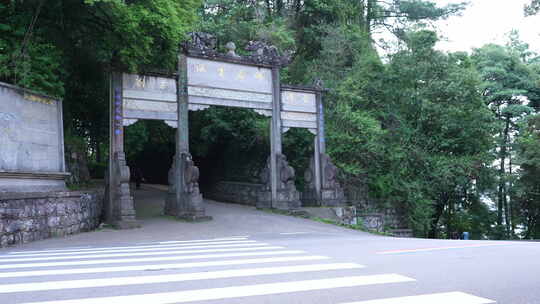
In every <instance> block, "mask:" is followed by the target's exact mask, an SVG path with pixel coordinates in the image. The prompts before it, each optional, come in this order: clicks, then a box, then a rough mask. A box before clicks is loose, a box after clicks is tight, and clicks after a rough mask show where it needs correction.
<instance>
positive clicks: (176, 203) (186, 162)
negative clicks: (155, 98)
mask: <svg viewBox="0 0 540 304" xmlns="http://www.w3.org/2000/svg"><path fill="white" fill-rule="evenodd" d="M187 68H188V67H187V57H186V55H184V54H180V55H179V56H178V79H177V99H178V112H177V114H178V115H177V118H178V128H177V130H176V155H175V156H174V162H173V167H172V168H171V170H172V172H174V174H172V172H170V173H169V183H172V184H173V185H174V187H171V188H174V189H173V190H172V191H174V199H173V200H171V198H172V195H171V193H170V191H171V190H169V196H168V199H167V202H166V210H165V211H166V213H167V214H169V215H173V216H176V217H177V218H182V219H187V220H191V221H199V220H209V219H211V217H209V216H206V214H205V208H204V201H203V198H202V195H201V193H200V191H199V183H198V181H199V168H197V167H196V166H195V164H194V163H193V160H192V158H191V154H190V153H189V121H188V111H189V109H188V102H189V100H188V78H187V77H188V75H187V73H188V71H187Z"/></svg>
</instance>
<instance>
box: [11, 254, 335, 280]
mask: <svg viewBox="0 0 540 304" xmlns="http://www.w3.org/2000/svg"><path fill="white" fill-rule="evenodd" d="M327 259H329V258H328V257H325V256H317V255H308V256H292V257H278V258H257V259H241V260H224V261H222V260H219V261H211V262H193V263H177V264H156V265H140V266H116V267H97V268H80V269H79V268H77V269H53V270H35V271H32V270H31V271H15V272H0V278H17V277H36V276H51V275H65V274H83V273H105V272H123V271H148V270H163V269H181V268H196V267H211V266H232V265H251V264H267V263H280V262H301V261H315V260H327Z"/></svg>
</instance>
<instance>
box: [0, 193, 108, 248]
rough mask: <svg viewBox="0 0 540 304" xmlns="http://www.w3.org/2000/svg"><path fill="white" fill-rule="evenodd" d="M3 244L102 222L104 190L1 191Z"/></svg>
mask: <svg viewBox="0 0 540 304" xmlns="http://www.w3.org/2000/svg"><path fill="white" fill-rule="evenodd" d="M1 195H2V196H1V197H0V247H5V246H9V245H14V244H19V243H27V242H31V241H36V240H41V239H45V238H49V237H54V236H64V235H68V234H74V233H79V232H83V231H89V230H92V229H94V228H96V227H97V226H98V225H99V224H100V219H101V213H102V207H103V193H102V192H101V191H90V192H75V191H74V192H49V193H46V192H45V193H2V194H1Z"/></svg>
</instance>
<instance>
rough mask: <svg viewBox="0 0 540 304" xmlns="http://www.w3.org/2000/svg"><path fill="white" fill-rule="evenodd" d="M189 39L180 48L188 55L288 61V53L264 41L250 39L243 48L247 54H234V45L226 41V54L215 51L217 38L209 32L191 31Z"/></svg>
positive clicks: (274, 63)
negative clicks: (281, 52)
mask: <svg viewBox="0 0 540 304" xmlns="http://www.w3.org/2000/svg"><path fill="white" fill-rule="evenodd" d="M189 37H190V39H189V40H188V41H186V42H184V43H183V44H182V49H183V51H184V52H185V53H187V54H188V55H195V56H202V57H206V58H209V59H225V60H233V61H237V62H239V63H243V62H244V63H251V64H263V65H272V66H284V65H287V64H289V63H290V61H291V60H290V57H291V56H290V55H280V53H279V51H278V49H277V47H275V46H273V45H269V44H268V43H266V42H264V41H250V42H249V43H248V45H247V46H246V47H245V50H246V51H248V52H250V54H249V55H247V56H241V55H238V54H236V45H235V44H234V43H233V42H228V43H227V44H226V45H225V48H226V49H227V53H226V54H221V53H219V52H218V51H217V38H216V37H215V36H213V35H211V34H209V33H203V32H193V33H190V34H189Z"/></svg>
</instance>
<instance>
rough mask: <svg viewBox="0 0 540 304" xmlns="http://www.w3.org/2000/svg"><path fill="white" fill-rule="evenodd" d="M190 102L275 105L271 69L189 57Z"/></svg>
mask: <svg viewBox="0 0 540 304" xmlns="http://www.w3.org/2000/svg"><path fill="white" fill-rule="evenodd" d="M187 63H188V73H187V74H188V95H189V103H190V104H201V105H216V106H229V107H240V108H249V109H271V108H272V70H271V69H268V68H263V67H257V66H251V65H243V64H235V63H228V62H221V61H213V60H208V59H199V58H192V57H188V58H187Z"/></svg>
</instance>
